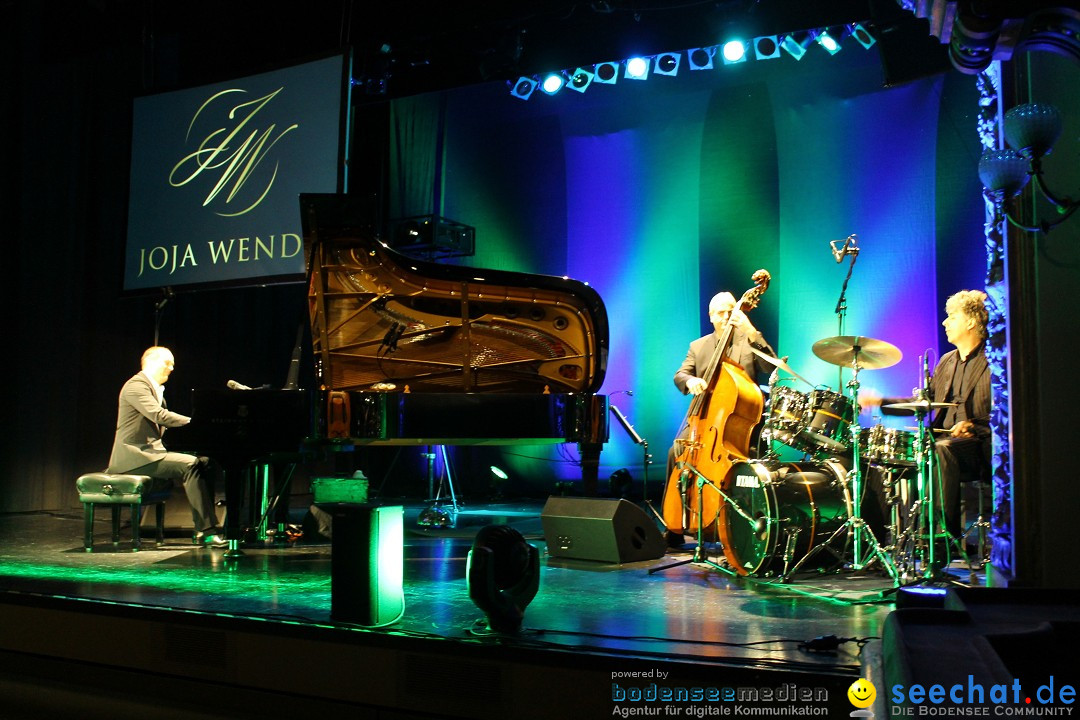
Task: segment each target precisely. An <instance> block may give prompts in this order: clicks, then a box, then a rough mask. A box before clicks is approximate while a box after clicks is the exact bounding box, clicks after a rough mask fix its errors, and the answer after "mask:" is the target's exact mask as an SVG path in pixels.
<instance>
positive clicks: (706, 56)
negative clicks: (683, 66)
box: [686, 45, 716, 70]
mask: <svg viewBox="0 0 1080 720" xmlns="http://www.w3.org/2000/svg"><path fill="white" fill-rule="evenodd" d="M715 55H716V46H715V45H713V46H712V47H703V48H691V49H690V50H687V51H686V62H687V64H688V65H690V69H691V70H712V69H713V56H715Z"/></svg>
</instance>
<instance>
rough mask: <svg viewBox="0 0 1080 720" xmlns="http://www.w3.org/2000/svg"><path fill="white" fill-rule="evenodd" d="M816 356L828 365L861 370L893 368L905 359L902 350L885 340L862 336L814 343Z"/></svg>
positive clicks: (844, 336) (834, 338)
mask: <svg viewBox="0 0 1080 720" xmlns="http://www.w3.org/2000/svg"><path fill="white" fill-rule="evenodd" d="M812 349H813V351H814V354H815V355H817V356H818V357H819V358H821V359H822V360H824V361H825V362H827V363H832V364H833V365H842V366H845V367H849V366H851V365H852V364H855V365H857V366H858V367H859V369H861V370H878V369H881V368H887V367H892V366H893V365H895V364H896V363H898V362H900V359H901V358H903V357H904V355H903V353H901V352H900V348H898V347H896V346H895V345H893V344H892V343H887V342H885V341H884V340H875V339H874V338H868V337H863V336H861V335H837V336H835V337H828V338H824V339H823V340H818V341H817V342H816V343H814V347H813V348H812Z"/></svg>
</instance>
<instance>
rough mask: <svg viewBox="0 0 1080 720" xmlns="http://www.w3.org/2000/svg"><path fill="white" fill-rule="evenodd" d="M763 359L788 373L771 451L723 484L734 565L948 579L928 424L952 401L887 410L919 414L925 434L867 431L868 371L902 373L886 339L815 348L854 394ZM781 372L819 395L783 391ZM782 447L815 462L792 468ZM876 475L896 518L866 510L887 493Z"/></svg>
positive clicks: (777, 392)
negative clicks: (940, 569)
mask: <svg viewBox="0 0 1080 720" xmlns="http://www.w3.org/2000/svg"><path fill="white" fill-rule="evenodd" d="M754 352H755V353H756V354H757V355H758V356H759V357H761V358H763V359H765V360H766V361H768V362H769V363H771V364H772V365H773V366H774V367H775V368H776V370H775V371H774V372H773V374H772V378H771V379H770V383H769V388H770V392H769V400H768V403H767V406H766V410H765V413H764V422H763V429H762V433H761V438H762V444H761V445H760V446H759V447H760V449H761V450H763V451H764V452H759V455H760V456H761V457H760V459H748V460H745V461H742V462H737V463H735V464H734V465H733V466H732V468H731V470H730V473H729V475H728V477H727V478H726V479H725V481H724V482H723V483H722V487H723V495H724V498H725V502H724V504H723V509H722V511H721V517H720V523H721V527H720V538H721V541H722V542H723V545H724V554H725V556H726V557H727V559H728V562H729V564H730V565H731V567H732V568H733V569H734V570H735V571H736V572H737V573H738V574H740V575H750V576H765V577H775V578H779V579H780V580H781V581H782V582H788V581H790V580H791V579H792V577H793V576H794V575H795V574H796V573H797V572H800V571H807V570H817V571H829V570H835V569H838V568H841V567H845V566H846V567H849V568H850V569H853V570H862V569H864V568H867V567H869V566H872V565H873V564H874V563H875V562H876V563H877V564H879V565H880V567H881V569H882V570H884V571H885V572H886V573H887V574H888V575H889V576H890V577H891V578H892V579H893V581H894V582H896V583H897V584H901V583H907V582H912V581H918V580H919V579H921V577H927V575H926V573H932V572H937V570H936V569H933V568H935V567H936V566H935V563H934V560H935V558H934V556H933V553H934V543H933V538H934V536H935V530H934V528H936V527H938V526H939V523H937V522H936V521H935V519H936V517H937V516H936V515H935V509H934V508H935V498H934V487H933V486H934V483H931V482H929V478H931V477H933V475H932V473H933V454H934V453H933V447H934V443H933V437H932V432H931V429H930V428H929V426H928V422H927V419H928V415H929V413H930V412H931V411H932V410H936V409H940V408H943V407H948V406H949V405H948V404H946V403H931V402H929V401H928V400H927V394H926V388H925V387H923V388H921V389H920V390H919V391H917V392H916V394H917V397H919V398H920V399H919V400H917V401H915V402H907V403H896V404H892V405H887V406H886V407H889V408H893V409H896V410H906V411H911V412H913V413H914V414H915V416H916V419H917V427H915V428H911V429H906V430H897V429H892V428H887V427H885V426H883V425H881V424H877V425H874V426H873V427H868V428H863V427H860V426H859V424H858V415H859V412H858V408H859V387H860V382H859V373H860V372H861V371H863V370H876V369H881V368H887V367H891V366H892V365H895V364H896V363H898V362H900V359H901V357H902V354H901V352H900V350H899V349H898V348H896V347H895V346H894V345H892V344H890V343H888V342H885V341H883V340H875V339H873V338H868V337H861V336H850V335H841V336H835V337H829V338H825V339H823V340H819V341H818V342H816V343H814V345H813V352H814V354H815V355H816V356H817V357H818V358H820V359H821V360H824V361H825V362H827V363H831V364H833V365H838V366H841V367H842V368H843V367H847V368H850V369H851V371H852V377H851V380H850V381H849V382H848V383H847V384H846V387H847V389H848V391H849V392H848V394H846V395H845V394H843V393H838V392H834V391H832V390H829V389H822V388H819V387H814V386H813V385H812V384H811V383H810V382H809V381H807V380H805V378H802V377H801V376H800V375H799V374H798V373H796V372H795V371H794V370H793V369H792V368H791V367H790V366H788V364H787V362H786V361H785V360H782V359H780V358H775V357H771V356H769V355H766V354H764V353H761V352H759V351H757V350H754ZM780 370H783V371H784V372H786V373H788V374H790V375H791V376H792V377H794V378H796V379H798V380H801V381H802V382H804V383H805V384H806V385H808V386H810V387H811V388H813V389H812V390H810V391H809V392H806V393H803V392H799V391H798V390H796V389H795V388H792V387H789V386H787V385H780V384H779V383H778V377H779V372H778V371H780ZM775 443H779V444H780V445H783V446H787V447H788V448H792V449H794V450H796V451H799V452H802V453H803V454H804V458H803V460H802V461H799V462H782V461H781V460H780V457H779V452H777V449H776V447H777V446H776V445H775ZM766 448H767V449H766ZM871 468H873V471H874V472H875V473H876V477H879V478H881V482H880V489H878V488H875V493H877V492H881V493H882V495H883V497H884V503H882V504H884V505H885V508H882V510H883V511H884V514H885V515H887V517H881V518H880V519H878V520H870V519H869V517H870V516H871V515H873V516H874V517H875V518H876V516H877V515H880V514H881V513H864V507H863V500H864V498H867V497H870V496H872V495H874V494H875V493H870V494H868V493H867V482H866V480H867V475H868V474H869V472H870V471H871ZM913 483H914V484H913ZM875 510H876V508H875ZM875 530H876V532H875Z"/></svg>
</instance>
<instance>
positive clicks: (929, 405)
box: [881, 400, 957, 410]
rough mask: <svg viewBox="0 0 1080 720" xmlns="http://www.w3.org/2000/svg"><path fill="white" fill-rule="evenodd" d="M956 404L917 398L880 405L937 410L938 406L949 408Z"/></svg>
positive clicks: (895, 407)
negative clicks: (912, 400) (911, 400)
mask: <svg viewBox="0 0 1080 720" xmlns="http://www.w3.org/2000/svg"><path fill="white" fill-rule="evenodd" d="M956 406H957V403H943V402H928V401H926V400H919V401H917V402H900V403H890V404H888V405H882V406H881V407H887V408H889V409H891V410H938V409H940V408H949V407H956Z"/></svg>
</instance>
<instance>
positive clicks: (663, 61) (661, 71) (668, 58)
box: [653, 53, 682, 75]
mask: <svg viewBox="0 0 1080 720" xmlns="http://www.w3.org/2000/svg"><path fill="white" fill-rule="evenodd" d="M681 59H682V55H680V54H679V53H660V54H659V55H657V56H656V60H654V61H653V72H654V73H656V74H657V75H678V74H679V61H680V60H681Z"/></svg>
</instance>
